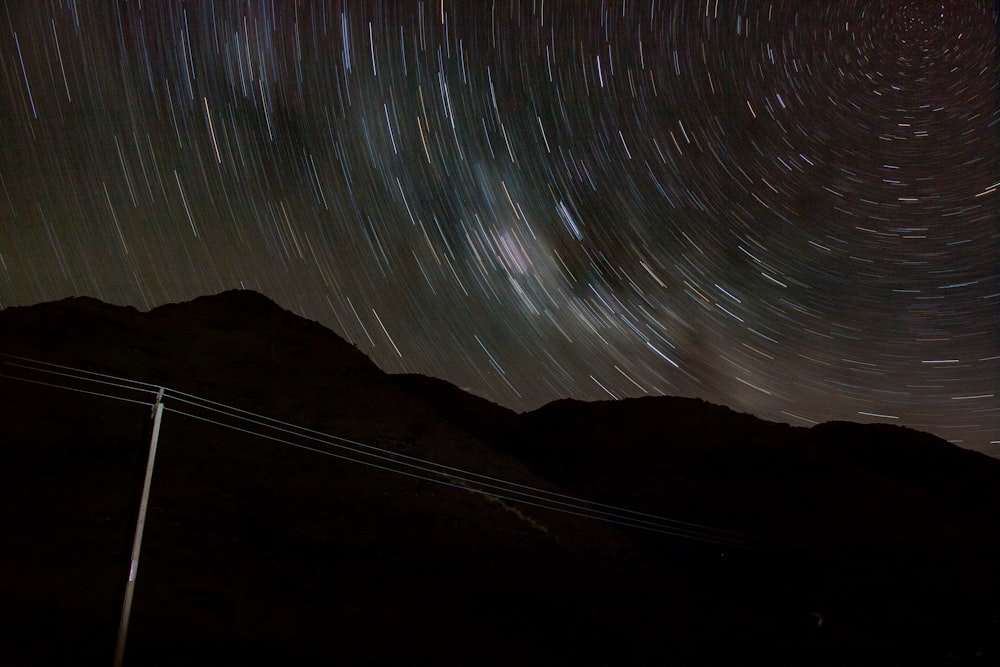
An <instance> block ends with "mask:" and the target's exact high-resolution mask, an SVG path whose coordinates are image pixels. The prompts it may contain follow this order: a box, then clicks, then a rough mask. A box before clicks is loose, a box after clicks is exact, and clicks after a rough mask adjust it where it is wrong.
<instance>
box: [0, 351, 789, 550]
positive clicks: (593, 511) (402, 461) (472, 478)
mask: <svg viewBox="0 0 1000 667" xmlns="http://www.w3.org/2000/svg"><path fill="white" fill-rule="evenodd" d="M2 356H3V357H6V358H8V359H16V360H18V361H21V362H28V363H27V364H24V363H10V362H7V363H5V364H4V366H6V367H16V368H21V369H22V370H28V371H35V372H40V373H47V374H50V375H56V376H61V377H65V378H70V379H72V380H76V381H79V382H83V383H97V384H102V385H110V386H114V387H119V388H123V389H127V390H132V391H142V392H148V393H155V392H156V391H163V392H164V394H163V395H164V397H165V398H170V399H171V400H176V401H179V402H181V403H186V404H188V405H190V406H192V407H193V408H195V409H201V410H208V411H211V412H214V413H217V414H220V415H222V416H224V417H227V418H230V419H237V420H242V421H244V422H249V423H250V424H254V425H255V426H258V427H263V428H266V429H271V430H273V431H277V432H280V433H284V434H286V435H289V436H294V437H297V438H304V439H307V440H311V441H313V442H316V443H319V444H322V445H325V446H328V447H335V448H338V449H340V450H342V451H347V452H349V453H350V454H353V455H355V457H356V456H363V457H368V458H369V459H372V458H373V459H377V460H380V461H383V462H386V463H389V464H391V465H384V464H380V463H374V462H372V461H370V460H368V461H366V460H362V459H359V458H355V457H352V456H347V455H345V454H339V453H336V452H331V451H329V450H326V449H320V448H317V447H314V446H309V445H305V444H302V443H300V442H294V441H291V440H288V439H286V438H282V437H277V436H275V435H269V434H266V433H262V432H260V431H258V430H254V429H251V428H243V427H239V426H236V425H234V424H230V423H226V422H223V421H219V420H218V419H210V418H208V417H205V416H202V415H197V414H194V413H191V412H187V411H183V410H176V409H173V408H171V407H167V406H164V409H165V410H166V411H168V412H173V413H175V414H178V415H182V416H187V417H189V418H193V419H197V420H201V421H203V422H207V423H212V424H215V425H218V426H221V427H223V428H228V429H232V430H235V431H239V432H242V433H245V434H248V435H253V436H257V437H261V438H265V439H268V440H271V441H274V442H278V443H280V444H286V445H290V446H293V447H296V448H299V449H303V450H306V451H311V452H315V453H319V454H324V455H327V456H333V457H336V458H339V459H343V460H346V461H349V462H352V463H357V464H360V465H365V466H369V467H372V468H377V469H381V470H384V471H387V472H393V473H396V474H402V475H406V476H409V477H413V478H416V479H421V480H424V481H429V482H433V483H436V484H443V485H446V486H451V487H455V488H460V489H463V490H466V491H469V492H472V493H477V494H480V495H484V496H488V497H494V498H498V499H503V500H509V501H511V502H515V503H521V504H524V505H530V506H534V507H539V508H544V509H549V510H553V511H557V512H562V513H566V514H572V515H575V516H581V517H586V518H591V519H597V520H602V521H606V522H608V523H613V524H617V525H622V526H628V527H632V528H638V529H643V530H647V531H653V532H658V533H664V534H668V535H673V536H676V537H684V538H687V539H692V540H697V541H702V542H710V543H715V544H726V545H731V546H740V547H744V548H755V547H754V546H753V544H754V543H756V544H757V545H759V546H763V545H767V544H771V545H777V542H774V541H769V540H765V539H763V538H758V537H755V536H752V535H747V534H745V533H739V532H736V531H730V530H725V529H721V528H715V527H712V526H707V525H703V524H697V523H691V522H685V521H680V520H677V519H671V518H667V517H662V516H657V515H654V514H649V513H646V512H639V511H637V510H631V509H628V508H622V507H617V506H615V505H608V504H605V503H600V502H596V501H591V500H587V499H584V498H579V497H576V496H570V495H567V494H562V493H557V492H555V491H548V490H545V489H541V488H538V487H533V486H530V485H527V484H521V483H518V482H512V481H509V480H505V479H502V478H498V477H491V476H489V475H483V474H480V473H476V472H472V471H469V470H464V469H461V468H457V467H453V466H448V465H445V464H441V463H435V462H433V461H427V460H424V459H420V458H418V457H415V456H409V455H407V454H403V453H401V452H394V451H392V450H389V449H385V448H382V447H376V446H374V445H369V444H366V443H362V442H358V441H356V440H351V439H348V438H343V437H340V436H333V435H329V434H325V433H322V432H321V431H317V430H314V429H310V428H307V427H304V426H300V425H298V424H294V423H291V422H287V421H282V420H279V419H275V418H272V417H268V416H266V415H261V414H258V413H255V412H252V411H249V410H244V409H242V408H236V407H233V406H229V405H226V404H224V403H220V402H218V401H213V400H210V399H207V398H203V397H200V396H196V395H194V394H189V393H187V392H182V391H179V390H174V389H169V388H166V387H163V388H160V387H159V386H157V385H153V384H150V383H146V382H140V381H137V380H132V379H130V378H122V377H118V376H114V375H108V374H104V373H97V372H94V371H87V370H83V369H77V368H73V367H71V366H64V365H59V364H52V363H49V362H43V361H38V360H34V359H27V358H25V357H16V356H14V355H6V354H5V355H2ZM32 364H37V365H38V366H43V367H42V368H40V367H35V366H32ZM53 368H58V369H60V371H55V370H52V369H53ZM0 371H2V368H0ZM64 371H68V372H64ZM0 377H7V378H10V379H13V380H19V381H23V382H30V383H34V384H39V385H44V386H48V387H53V388H57V389H66V390H70V391H76V392H80V393H85V394H91V395H96V396H101V397H105V398H111V399H114V400H119V401H125V402H130V403H138V404H141V405H146V406H150V405H152V402H151V401H150V402H145V401H138V400H134V399H129V398H124V397H121V396H115V395H112V394H106V393H102V392H95V391H90V390H85V389H81V388H79V387H71V386H65V385H60V384H56V383H50V382H42V381H40V380H33V379H30V378H24V377H19V376H13V375H10V374H7V373H2V372H0ZM97 378H107V379H104V380H102V379H97ZM109 380H115V381H116V382H111V381H109ZM125 383H130V384H125ZM131 385H139V386H131ZM147 387H148V388H147ZM247 415H250V416H247ZM275 424H277V425H278V426H276V425H275ZM392 466H396V467H392ZM400 467H402V468H405V469H400ZM406 469H409V470H413V471H417V472H409V471H408V470H406ZM420 473H426V474H420ZM428 475H434V476H428ZM446 480H453V481H451V482H449V481H446ZM480 480H488V481H480ZM456 482H458V483H456ZM510 487H515V488H510ZM490 489H492V490H490ZM519 489H523V490H519ZM597 508H603V509H597Z"/></svg>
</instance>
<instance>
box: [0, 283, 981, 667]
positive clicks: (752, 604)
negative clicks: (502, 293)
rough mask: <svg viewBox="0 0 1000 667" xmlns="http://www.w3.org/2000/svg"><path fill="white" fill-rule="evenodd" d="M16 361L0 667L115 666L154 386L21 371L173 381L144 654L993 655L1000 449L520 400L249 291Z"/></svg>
mask: <svg viewBox="0 0 1000 667" xmlns="http://www.w3.org/2000/svg"><path fill="white" fill-rule="evenodd" d="M0 352H2V353H4V354H6V355H14V356H6V357H4V358H3V363H2V366H0V531H2V532H0V544H2V548H0V601H2V604H0V665H44V664H74V665H83V664H110V663H111V660H112V657H113V655H114V648H115V638H116V634H117V629H118V622H119V616H120V613H121V602H122V596H123V593H124V590H125V581H126V577H127V572H128V566H129V557H130V556H129V554H130V550H131V544H132V535H133V529H134V525H135V517H136V512H137V509H138V505H139V496H140V492H141V488H142V479H143V471H144V468H145V464H146V455H147V448H148V443H149V438H150V429H151V425H152V421H151V418H150V416H151V409H150V407H149V405H148V404H151V403H152V402H153V401H154V400H155V397H154V396H153V394H151V393H142V392H137V391H134V390H132V389H128V388H123V387H122V386H116V385H127V384H129V383H122V382H119V381H117V380H113V379H111V378H106V377H99V376H89V377H90V378H91V379H90V380H82V379H80V378H79V373H77V372H76V371H70V370H66V369H58V368H55V367H50V366H43V365H39V364H34V363H30V362H25V361H22V360H19V359H17V358H15V356H16V357H27V358H30V359H37V360H43V361H45V362H51V363H56V364H61V365H65V366H68V367H71V368H75V369H86V370H88V371H93V372H99V373H104V374H108V375H113V376H118V377H123V378H131V379H134V380H139V381H143V382H148V383H152V384H154V385H158V386H165V387H167V388H168V389H167V391H166V392H165V394H164V402H163V405H164V407H165V411H164V414H163V422H162V430H161V434H160V438H159V452H158V455H157V459H156V468H155V475H154V478H153V485H152V494H151V498H150V503H149V513H148V518H147V524H146V531H145V540H144V542H143V551H142V560H141V566H140V568H139V577H138V580H137V586H136V592H135V603H134V607H133V613H132V619H131V626H130V631H129V637H128V648H127V652H126V663H127V664H133V665H159V664H164V665H168V664H177V665H180V664H184V665H190V664H356V663H391V664H417V663H420V664H433V663H436V664H475V665H480V664H588V665H589V664H594V665H600V664H608V665H621V664H655V665H666V664H671V665H683V664H747V663H750V662H751V661H753V662H757V661H761V660H766V662H761V663H760V664H774V665H781V664H787V665H858V664H872V665H876V664H877V665H888V664H895V665H917V664H927V665H948V664H983V665H985V664H998V663H1000V568H998V567H997V563H1000V461H997V460H994V459H991V458H988V457H986V456H984V455H981V454H977V453H974V452H971V451H968V450H963V449H959V448H957V447H954V446H952V445H950V444H948V443H946V442H944V441H942V440H940V439H938V438H935V437H933V436H930V435H926V434H923V433H918V432H915V431H911V430H907V429H903V428H898V427H888V426H878V425H870V426H861V425H856V424H847V423H830V424H823V425H820V426H817V427H814V428H811V429H802V428H793V427H790V426H785V425H780V424H773V423H768V422H764V421H761V420H758V419H756V418H754V417H751V416H748V415H744V414H738V413H735V412H732V411H730V410H728V409H726V408H722V407H719V406H714V405H710V404H707V403H704V402H702V401H698V400H691V399H681V398H646V399H632V400H625V401H619V402H602V403H590V404H586V403H580V402H575V401H558V402H556V403H553V404H550V405H548V406H545V407H543V408H541V409H539V410H536V411H534V412H531V413H527V414H516V413H513V412H511V411H508V410H506V409H504V408H501V407H499V406H496V405H494V404H491V403H489V402H487V401H485V400H482V399H479V398H476V397H474V396H470V395H467V394H464V393H462V392H461V391H459V390H458V389H456V388H455V387H453V386H451V385H448V384H447V383H444V382H442V381H439V380H435V379H432V378H425V377H419V376H392V375H387V374H385V373H383V372H381V371H380V370H379V369H378V368H377V367H376V366H374V365H373V364H372V363H371V362H370V361H369V360H368V359H367V358H366V357H364V356H363V355H362V354H360V353H359V352H358V351H357V350H356V349H355V348H354V347H352V346H351V345H350V344H348V343H346V342H344V341H343V340H341V339H340V338H338V337H337V336H336V335H334V334H333V333H331V332H330V331H328V330H326V329H324V328H322V327H321V326H319V325H317V324H315V323H312V322H309V321H306V320H303V319H301V318H299V317H297V316H295V315H293V314H292V313H289V312H287V311H284V310H282V309H281V308H279V307H278V306H276V305H275V304H273V303H272V302H270V301H268V300H267V299H265V298H264V297H262V296H260V295H257V294H254V293H249V292H228V293H225V294H221V295H218V296H213V297H204V298H200V299H197V300H195V301H192V302H190V303H185V304H179V305H170V306H164V307H161V308H157V309H155V310H153V311H150V312H148V313H141V312H138V311H136V310H134V309H131V308H121V307H115V306H108V305H105V304H102V303H100V302H98V301H94V300H91V299H69V300H65V301H60V302H57V303H51V304H41V305H38V306H32V307H29V308H10V309H7V310H5V311H2V312H0ZM57 373H62V374H57ZM18 378H19V379H18ZM97 379H100V380H101V382H109V383H111V384H99V383H97V382H94V381H93V380H97ZM24 380H32V382H26V381H24ZM39 382H46V383H48V384H50V385H51V384H55V385H61V386H63V387H73V388H76V389H80V390H84V391H95V392H98V393H103V394H108V395H111V396H117V397H127V398H130V399H133V400H137V401H139V403H129V402H123V401H120V400H113V399H111V398H108V397H107V396H98V395H94V394H88V393H81V392H80V391H69V390H67V389H65V388H57V387H52V386H47V385H43V384H38V383H39ZM181 392H187V393H188V394H190V395H193V396H197V397H203V398H206V399H210V400H213V401H218V402H221V403H224V404H226V405H229V406H236V407H238V408H241V409H244V410H249V411H253V412H254V413H258V414H260V415H267V416H270V417H275V418H279V419H282V420H284V421H286V422H288V423H289V424H296V425H301V426H304V427H307V428H309V429H314V430H315V431H317V432H322V433H326V434H334V435H338V436H343V437H346V438H351V439H353V440H355V441H356V442H359V443H362V444H365V445H371V446H377V447H379V448H382V449H384V450H387V453H382V454H379V453H377V452H372V450H367V451H369V452H372V453H375V454H377V455H378V456H381V457H382V458H373V457H371V456H367V455H361V454H356V453H352V452H349V451H348V450H345V449H342V448H339V445H338V444H336V443H331V442H330V441H328V440H326V439H324V438H321V437H320V436H319V435H317V434H316V433H312V432H303V431H301V430H298V429H295V428H293V427H292V426H290V425H289V426H278V428H277V429H276V428H273V426H275V425H274V424H271V423H269V422H266V421H265V420H262V419H260V418H258V417H253V419H254V420H255V421H253V422H250V421H245V420H241V419H239V417H240V415H241V414H242V415H243V416H247V415H245V414H244V413H235V414H234V413H233V412H231V411H228V410H225V409H223V408H221V407H220V406H214V404H206V403H204V402H201V401H199V400H197V399H195V398H193V397H192V396H188V395H187V394H183V393H181ZM207 420H211V421H207ZM234 426H235V427H238V428H241V429H243V430H234V429H233V428H232V427H234ZM279 429H281V430H279ZM259 434H263V435H265V436H268V437H261V436H260V435H259ZM351 446H352V447H355V449H356V448H357V447H356V446H354V445H351ZM392 452H396V453H399V454H402V455H404V456H406V457H410V458H406V459H403V458H400V457H397V456H394V455H393V454H392ZM331 453H332V454H338V455H339V456H348V457H350V458H352V459H357V460H361V461H364V462H365V463H367V464H369V465H365V464H361V463H357V462H355V461H351V460H346V459H345V458H337V457H336V456H331V455H328V454H331ZM400 461H403V462H404V463H405V462H410V463H414V462H420V461H426V462H438V463H441V464H445V465H448V466H451V467H452V468H458V469H463V470H468V471H473V472H476V473H479V474H483V475H488V476H490V477H492V478H496V479H502V480H507V481H508V482H513V483H515V484H520V485H523V486H520V487H514V486H510V485H502V486H503V487H504V488H503V489H498V488H497V485H495V486H493V487H481V486H477V485H476V484H477V483H478V482H479V481H484V480H482V478H472V477H469V476H465V477H461V475H460V474H459V473H458V472H456V471H454V470H453V471H450V472H448V475H447V476H441V475H434V474H431V473H427V472H426V471H419V470H417V469H415V468H404V467H402V465H403V464H400V463H399V462H400ZM372 464H374V465H380V466H382V467H380V468H377V467H372ZM385 468H392V469H394V470H403V471H404V472H409V473H410V474H411V475H413V474H418V475H420V476H421V477H431V478H433V479H436V480H437V481H440V482H446V483H447V484H451V485H450V486H449V485H444V484H438V483H433V482H430V481H426V480H424V479H420V478H418V477H414V476H407V475H404V474H398V473H396V472H391V471H389V470H386V469H385ZM460 477H461V478H460ZM486 481H487V483H491V482H489V481H488V480H486ZM526 487H532V488H533V489H540V490H542V491H552V492H555V493H560V494H563V495H562V496H546V495H544V494H543V493H542V491H539V492H538V493H535V492H534V491H532V492H531V493H532V494H534V495H535V497H534V498H530V497H525V496H518V495H517V494H516V493H512V491H517V490H518V489H520V490H525V488H526ZM470 488H474V489H478V490H479V491H480V492H479V493H472V492H470V491H469V489H470ZM565 496H573V497H582V498H589V499H593V500H597V501H600V502H602V503H605V504H608V505H613V506H616V507H622V508H629V509H633V510H638V511H642V512H646V513H649V514H655V515H657V516H660V517H670V518H673V519H679V520H682V521H684V522H687V524H696V525H687V524H686V525H680V524H669V525H667V524H665V523H664V522H662V521H659V520H652V519H648V520H649V521H650V522H651V523H649V524H645V525H648V526H651V527H657V528H658V530H660V531H663V530H666V532H653V531H648V530H638V529H636V528H633V527H629V526H625V525H615V524H609V523H605V522H603V521H598V520H595V519H593V518H590V517H588V516H580V515H581V514H592V513H594V512H595V511H609V512H617V510H609V509H608V508H603V509H602V507H601V506H595V505H588V506H586V507H585V508H581V507H579V506H577V505H576V504H575V503H576V501H569V500H568V499H566V497H565ZM514 498H521V499H524V500H528V501H529V502H530V503H533V504H525V503H519V502H515V500H514ZM542 499H544V501H543V500H542ZM553 499H556V501H557V502H567V503H570V504H573V506H574V508H575V509H574V508H571V507H570V504H565V505H553ZM558 499H562V501H559V500H558ZM541 505H545V507H542V506H541ZM553 506H555V507H556V508H558V509H562V510H570V511H571V512H576V513H567V512H560V511H555V510H554V509H552V507H553ZM628 516H630V517H633V518H639V519H641V520H647V519H642V517H640V516H639V515H634V514H632V515H628ZM626 523H629V522H626ZM706 526H708V527H715V528H718V529H725V530H727V531H732V532H726V533H721V532H716V531H713V530H708V529H707V528H705V527H706ZM668 533H682V534H683V536H678V535H676V534H668Z"/></svg>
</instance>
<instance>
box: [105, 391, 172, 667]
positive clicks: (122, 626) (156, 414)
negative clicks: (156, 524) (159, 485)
mask: <svg viewBox="0 0 1000 667" xmlns="http://www.w3.org/2000/svg"><path fill="white" fill-rule="evenodd" d="M162 418H163V387H160V391H159V392H158V393H157V394H156V403H155V404H154V405H153V435H152V437H151V438H150V439H149V458H148V459H147V460H146V479H145V481H144V482H143V484H142V499H141V500H140V501H139V517H138V519H136V522H135V538H134V539H133V540H132V562H131V564H130V565H129V571H128V584H127V585H126V586H125V602H124V603H123V604H122V618H121V622H120V623H119V625H118V646H117V647H116V648H115V664H114V667H121V664H122V660H123V659H124V657H125V637H126V636H127V635H128V619H129V615H130V614H131V613H132V596H133V595H134V594H135V579H136V577H137V576H138V573H139V549H141V548H142V531H143V529H144V528H145V527H146V506H147V505H148V504H149V487H150V485H151V484H152V482H153V464H154V463H156V441H157V440H158V439H159V438H160V422H161V420H162Z"/></svg>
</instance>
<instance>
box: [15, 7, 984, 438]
mask: <svg viewBox="0 0 1000 667" xmlns="http://www.w3.org/2000/svg"><path fill="white" fill-rule="evenodd" d="M0 33H2V34H0V82H2V88H0V113H2V116H0V145H2V146H3V148H2V150H0V186H2V193H0V216H2V217H0V220H2V222H0V306H3V307H6V306H12V305H24V304H31V303H36V302H40V301H47V300H52V299H57V298H62V297H65V296H70V295H90V296H94V297H97V298H100V299H103V300H105V301H109V302H112V303H121V304H131V305H134V306H136V307H139V308H143V309H146V308H151V307H154V306H156V305H160V304H163V303H166V302H172V301H180V300H187V299H190V298H193V297H195V296H198V295H201V294H206V293H214V292H219V291H222V290H226V289H230V288H238V287H243V288H247V289H254V290H257V291H260V292H262V293H264V294H266V295H268V296H270V297H271V298H273V299H275V300H276V301H278V302H279V303H281V304H282V305H283V306H285V307H286V308H289V309H291V310H293V311H295V312H297V313H299V314H301V315H303V316H305V317H308V318H311V319H314V320H317V321H319V322H321V323H323V324H325V325H327V326H329V327H330V328H331V329H333V330H335V331H337V332H338V333H340V334H341V335H343V336H345V337H346V338H348V339H349V340H351V341H352V342H353V343H355V344H356V345H357V346H358V347H359V348H360V349H361V350H362V351H363V352H365V353H366V354H368V355H369V356H371V357H372V358H373V359H374V360H375V361H376V362H377V363H378V364H379V365H380V366H382V367H383V368H384V369H385V370H387V371H390V372H419V373H424V374H429V375H434V376H438V377H442V378H444V379H447V380H449V381H451V382H453V383H455V384H456V385H458V386H460V387H462V388H465V389H467V390H471V391H473V392H474V393H477V394H480V395H482V396H485V397H487V398H490V399H491V400H494V401H497V402H499V403H502V404H505V405H508V406H510V407H513V408H516V409H529V408H533V407H537V406H539V405H541V404H542V403H544V402H547V401H550V400H553V399H556V398H560V397H576V398H584V399H591V400H596V399H610V398H623V397H626V396H641V395H646V394H670V395H684V396H697V397H701V398H704V399H706V400H709V401H712V402H716V403H722V404H725V405H728V406H730V407H733V408H734V409H737V410H741V411H745V412H751V413H754V414H756V415H758V416H761V417H764V418H767V419H772V420H777V421H784V422H789V423H792V424H796V425H803V426H808V425H810V424H813V423H816V422H819V421H825V420H829V419H846V420H851V421H887V422H890V423H895V424H901V425H906V426H911V427H914V428H920V429H923V430H928V431H931V432H933V433H936V434H938V435H940V436H942V437H944V438H947V439H948V440H951V441H952V442H955V443H958V444H961V445H964V446H967V447H972V448H976V449H981V450H983V451H988V452H992V453H996V452H997V451H998V450H1000V448H998V444H1000V400H998V392H1000V268H998V267H1000V193H998V192H997V190H998V188H1000V113H998V108H1000V86H998V72H1000V70H998V58H997V47H998V44H997V41H998V40H997V8H996V6H995V5H994V3H992V2H986V1H976V0H947V1H944V2H940V1H938V2H930V1H926V0H912V1H906V0H883V1H878V0H871V1H861V0H839V1H836V2H833V1H820V0H786V1H774V2H765V1H764V0H753V1H749V0H747V1H740V0H730V1H728V2H727V1H724V0H697V1H696V0H678V1H676V2H668V1H666V0H614V1H612V0H606V1H602V0H587V1H586V2H583V1H581V2H566V1H562V2H560V1H555V0H495V1H491V0H483V1H479V0H475V1H466V0H461V1H456V0H443V1H433V2H431V1H428V2H421V1H417V0H407V1H400V2H376V1H374V0H372V1H359V0H358V1H345V2H332V1H330V2H320V1H317V2H293V1H292V0H288V1H274V2H251V1H243V2H231V1H219V2H208V1H205V2H194V1H192V2H181V1H170V2H168V1H160V2H149V1H146V2H136V1H133V2H124V1H123V2H110V1H93V2H90V1H88V2H75V1H73V0H59V1H51V2H43V1H35V0H31V1H28V0H25V1H23V2H7V3H5V4H4V7H3V14H2V16H0Z"/></svg>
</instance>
